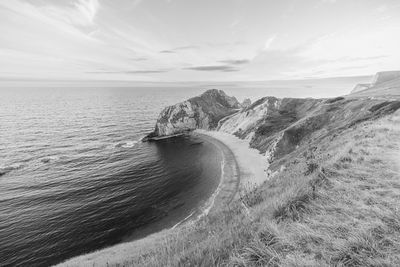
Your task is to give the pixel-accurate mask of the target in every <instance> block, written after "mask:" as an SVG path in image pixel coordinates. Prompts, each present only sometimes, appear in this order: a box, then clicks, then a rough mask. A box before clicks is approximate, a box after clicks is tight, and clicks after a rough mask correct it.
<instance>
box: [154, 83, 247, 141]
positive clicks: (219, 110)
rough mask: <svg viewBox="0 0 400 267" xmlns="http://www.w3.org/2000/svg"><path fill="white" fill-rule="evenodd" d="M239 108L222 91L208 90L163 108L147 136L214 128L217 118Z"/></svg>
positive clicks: (234, 100)
mask: <svg viewBox="0 0 400 267" xmlns="http://www.w3.org/2000/svg"><path fill="white" fill-rule="evenodd" d="M239 108H240V104H239V102H238V101H237V99H236V98H234V97H230V96H227V95H226V94H225V92H224V91H222V90H216V89H212V90H208V91H206V92H205V93H203V94H202V95H200V96H197V97H193V98H190V99H188V100H186V101H184V102H181V103H178V104H176V105H173V106H169V107H167V108H165V109H164V110H163V111H162V112H161V113H160V115H159V117H158V119H157V123H156V127H155V130H154V132H153V133H151V134H150V135H149V136H148V138H150V139H151V138H160V137H165V136H170V135H176V134H181V133H184V132H186V131H191V130H194V129H205V130H210V129H215V128H216V127H217V125H218V122H219V120H221V119H222V118H224V117H226V116H228V115H231V114H233V113H235V112H237V111H238V110H239Z"/></svg>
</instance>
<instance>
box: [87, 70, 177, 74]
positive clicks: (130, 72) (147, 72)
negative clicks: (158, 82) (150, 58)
mask: <svg viewBox="0 0 400 267" xmlns="http://www.w3.org/2000/svg"><path fill="white" fill-rule="evenodd" d="M169 71H170V69H154V70H122V71H88V72H87V73H94V74H104V73H107V74H155V73H165V72H169Z"/></svg>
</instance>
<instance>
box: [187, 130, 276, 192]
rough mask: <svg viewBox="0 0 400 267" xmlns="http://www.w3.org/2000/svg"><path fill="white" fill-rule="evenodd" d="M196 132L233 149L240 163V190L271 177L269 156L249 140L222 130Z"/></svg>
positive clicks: (248, 188)
mask: <svg viewBox="0 0 400 267" xmlns="http://www.w3.org/2000/svg"><path fill="white" fill-rule="evenodd" d="M195 133H197V134H202V135H207V136H209V137H211V138H213V139H215V140H218V141H219V142H221V143H222V144H224V145H225V146H226V147H228V149H229V150H231V152H232V154H233V156H234V157H235V160H236V162H237V165H238V171H239V174H238V175H239V176H240V183H239V188H238V190H239V191H240V190H252V189H254V187H258V186H260V185H261V184H263V183H264V182H265V181H267V180H268V179H269V178H268V174H267V170H268V167H269V164H268V160H267V158H266V157H265V156H264V155H262V154H261V153H260V152H259V151H258V150H257V149H254V148H251V147H250V146H249V142H248V141H246V140H243V139H239V138H238V137H236V136H234V135H232V134H230V133H226V132H221V131H205V130H196V131H195Z"/></svg>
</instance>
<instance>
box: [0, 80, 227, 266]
mask: <svg viewBox="0 0 400 267" xmlns="http://www.w3.org/2000/svg"><path fill="white" fill-rule="evenodd" d="M201 91H202V90H199V89H190V88H189V89H183V88H180V89H174V88H162V89H158V88H149V87H147V88H112V87H110V88H98V87H95V88H78V87H74V88H68V87H60V88H58V87H48V88H29V87H27V88H8V89H7V88H1V89H0V99H1V103H0V266H49V265H52V264H56V263H59V262H62V261H64V260H66V259H68V258H70V257H73V256H77V255H80V254H84V253H88V252H91V251H94V250H96V249H100V248H103V247H107V246H111V245H113V244H116V243H119V242H121V241H125V240H133V239H136V238H140V237H143V236H145V235H147V234H150V233H153V232H156V231H159V230H161V229H163V228H169V227H174V226H177V225H179V224H180V223H182V222H183V221H184V220H189V219H190V218H191V217H195V216H200V215H201V214H202V212H203V211H204V209H206V208H207V205H208V200H209V198H210V196H211V195H212V193H213V192H214V191H215V189H216V188H217V186H218V184H219V179H220V172H221V160H220V153H219V152H218V151H216V150H217V149H216V148H215V147H214V146H213V145H211V144H210V143H207V142H205V141H204V140H200V139H198V137H177V138H172V139H166V140H163V141H159V142H150V143H142V142H141V141H140V140H141V138H142V137H143V136H144V135H145V134H147V133H148V132H150V131H151V130H153V127H154V123H155V120H156V118H157V116H158V114H159V112H160V111H161V109H162V108H163V107H165V106H167V105H170V104H174V103H176V102H179V101H182V100H184V99H186V98H188V97H190V96H195V95H197V94H198V93H200V92H201Z"/></svg>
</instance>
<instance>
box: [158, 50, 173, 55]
mask: <svg viewBox="0 0 400 267" xmlns="http://www.w3.org/2000/svg"><path fill="white" fill-rule="evenodd" d="M160 53H161V54H173V53H175V51H173V50H162V51H160Z"/></svg>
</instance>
